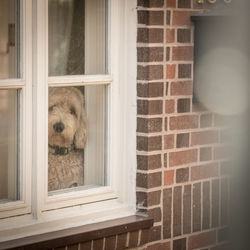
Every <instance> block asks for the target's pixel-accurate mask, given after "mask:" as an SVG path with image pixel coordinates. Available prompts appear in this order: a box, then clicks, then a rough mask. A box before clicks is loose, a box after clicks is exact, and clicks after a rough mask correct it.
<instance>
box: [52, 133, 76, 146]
mask: <svg viewBox="0 0 250 250" xmlns="http://www.w3.org/2000/svg"><path fill="white" fill-rule="evenodd" d="M72 144H73V138H69V139H66V138H65V137H64V136H63V135H58V134H53V135H49V145H51V146H58V147H70V146H71V145H72Z"/></svg>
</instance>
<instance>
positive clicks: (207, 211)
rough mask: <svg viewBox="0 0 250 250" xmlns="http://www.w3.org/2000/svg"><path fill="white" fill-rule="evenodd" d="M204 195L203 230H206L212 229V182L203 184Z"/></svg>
mask: <svg viewBox="0 0 250 250" xmlns="http://www.w3.org/2000/svg"><path fill="white" fill-rule="evenodd" d="M202 193H203V195H202V207H203V209H202V229H203V230H206V229H209V227H210V208H211V206H210V204H211V201H210V181H207V182H203V188H202Z"/></svg>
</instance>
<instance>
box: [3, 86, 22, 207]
mask: <svg viewBox="0 0 250 250" xmlns="http://www.w3.org/2000/svg"><path fill="white" fill-rule="evenodd" d="M0 159H1V161H0V203H2V202H6V201H10V200H18V199H19V195H18V193H19V191H18V91H17V90H0Z"/></svg>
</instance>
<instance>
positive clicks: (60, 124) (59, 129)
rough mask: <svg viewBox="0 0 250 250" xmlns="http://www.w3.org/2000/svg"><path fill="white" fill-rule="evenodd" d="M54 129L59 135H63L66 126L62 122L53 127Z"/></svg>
mask: <svg viewBox="0 0 250 250" xmlns="http://www.w3.org/2000/svg"><path fill="white" fill-rule="evenodd" d="M53 128H54V130H55V131H56V132H57V133H61V132H62V131H63V130H64V124H63V123H62V122H57V123H55V124H54V125H53Z"/></svg>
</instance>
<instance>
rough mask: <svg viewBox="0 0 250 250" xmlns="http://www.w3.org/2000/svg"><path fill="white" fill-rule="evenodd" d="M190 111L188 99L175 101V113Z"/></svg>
mask: <svg viewBox="0 0 250 250" xmlns="http://www.w3.org/2000/svg"><path fill="white" fill-rule="evenodd" d="M190 109H191V100H190V98H185V99H184V98H182V99H178V101H177V112H178V113H187V112H190Z"/></svg>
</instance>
